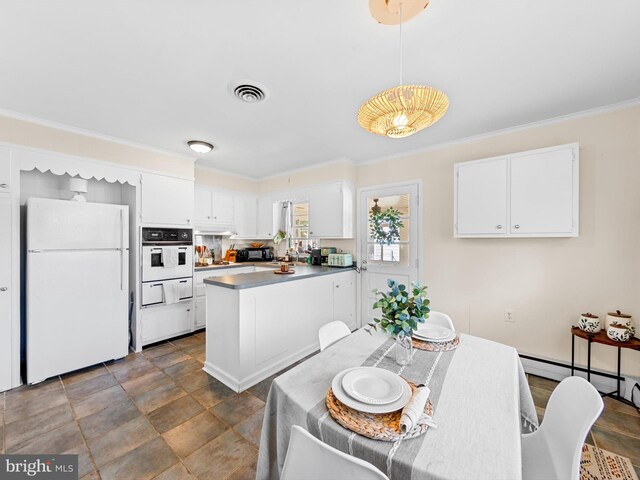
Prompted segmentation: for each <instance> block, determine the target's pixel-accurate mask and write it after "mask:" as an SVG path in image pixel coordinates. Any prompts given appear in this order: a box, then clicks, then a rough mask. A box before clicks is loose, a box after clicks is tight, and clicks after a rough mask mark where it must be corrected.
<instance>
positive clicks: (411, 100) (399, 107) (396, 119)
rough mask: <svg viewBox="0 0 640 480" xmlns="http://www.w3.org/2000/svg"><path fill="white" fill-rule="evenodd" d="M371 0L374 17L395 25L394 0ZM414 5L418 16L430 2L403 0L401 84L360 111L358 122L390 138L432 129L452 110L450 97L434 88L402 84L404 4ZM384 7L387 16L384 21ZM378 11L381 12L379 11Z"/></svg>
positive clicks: (400, 14)
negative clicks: (449, 109)
mask: <svg viewBox="0 0 640 480" xmlns="http://www.w3.org/2000/svg"><path fill="white" fill-rule="evenodd" d="M382 1H383V3H382V4H381V5H377V4H380V2H381V0H370V3H369V6H370V9H371V12H372V14H373V15H374V17H376V19H377V20H378V21H379V22H380V23H386V24H391V23H395V22H393V18H394V17H393V15H392V14H391V15H390V12H391V13H393V9H394V8H395V7H394V5H393V4H392V2H391V1H390V0H382ZM405 2H406V3H408V4H411V12H412V13H413V15H414V16H415V15H417V14H418V13H419V12H420V11H422V10H420V9H417V8H416V5H420V4H422V5H421V8H422V9H424V8H426V6H427V5H428V2H425V1H424V0H401V1H400V2H399V5H397V7H398V10H397V12H398V15H399V21H398V24H399V25H400V28H399V30H400V84H399V85H398V86H397V87H392V88H389V89H387V90H385V91H383V92H381V93H379V94H377V95H375V96H374V97H372V98H370V99H369V100H367V101H366V102H365V103H364V104H363V105H362V106H361V107H360V110H359V111H358V123H359V124H360V126H361V127H362V128H364V129H365V130H368V131H370V132H372V133H375V134H377V135H382V136H386V137H390V138H404V137H408V136H409V135H413V134H414V133H416V132H418V131H420V130H422V129H424V128H427V127H430V126H431V125H433V124H434V123H436V122H437V121H438V120H440V118H442V116H443V115H444V114H445V113H446V111H447V108H449V99H448V98H447V95H446V94H445V93H444V92H442V91H440V90H438V89H437V88H434V87H428V86H424V85H403V83H402V81H403V79H402V20H403V18H402V9H403V3H405ZM381 6H383V7H384V10H385V11H384V13H385V14H387V16H386V17H385V18H384V20H385V21H383V20H382V17H381V16H380V13H381V11H382V8H381ZM375 7H377V8H378V10H376V9H375Z"/></svg>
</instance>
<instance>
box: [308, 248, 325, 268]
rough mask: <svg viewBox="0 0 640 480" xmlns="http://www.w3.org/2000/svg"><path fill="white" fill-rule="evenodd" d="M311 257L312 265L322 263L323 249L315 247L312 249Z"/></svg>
mask: <svg viewBox="0 0 640 480" xmlns="http://www.w3.org/2000/svg"><path fill="white" fill-rule="evenodd" d="M309 259H310V260H311V265H318V266H320V265H322V249H320V248H314V249H313V250H311V254H310V255H309Z"/></svg>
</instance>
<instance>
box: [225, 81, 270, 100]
mask: <svg viewBox="0 0 640 480" xmlns="http://www.w3.org/2000/svg"><path fill="white" fill-rule="evenodd" d="M230 87H231V88H230V90H231V91H232V93H233V95H234V96H235V97H237V98H238V99H240V100H242V101H243V102H246V103H259V102H262V101H264V100H265V99H266V98H267V92H266V89H265V88H264V87H263V86H262V85H258V84H256V82H248V81H242V82H236V83H234V84H233V85H231V86H230Z"/></svg>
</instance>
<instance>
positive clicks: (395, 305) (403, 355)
mask: <svg viewBox="0 0 640 480" xmlns="http://www.w3.org/2000/svg"><path fill="white" fill-rule="evenodd" d="M387 286H388V287H389V289H390V290H389V291H388V292H381V291H380V290H378V289H375V290H373V293H374V294H375V295H376V297H379V298H378V299H377V300H376V301H375V303H374V304H373V308H374V309H378V308H379V309H380V310H381V315H380V318H374V319H373V322H371V323H369V329H368V331H369V332H371V329H373V330H376V331H377V330H378V328H380V329H382V330H384V331H385V332H387V333H389V334H390V335H391V336H392V337H394V338H395V339H396V342H397V344H396V361H397V362H398V363H399V364H400V365H408V364H410V363H411V359H412V356H413V344H412V343H411V336H412V335H413V332H414V331H415V330H417V329H418V324H420V323H424V322H425V320H426V319H427V318H428V317H429V312H430V309H429V303H430V302H429V299H428V298H427V287H426V285H422V284H420V283H418V282H413V283H412V284H411V291H409V290H408V289H407V287H406V285H403V284H399V283H397V282H396V281H395V280H391V279H388V280H387Z"/></svg>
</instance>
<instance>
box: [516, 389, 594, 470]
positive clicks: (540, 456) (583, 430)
mask: <svg viewBox="0 0 640 480" xmlns="http://www.w3.org/2000/svg"><path fill="white" fill-rule="evenodd" d="M603 407H604V403H603V402H602V398H601V397H600V394H599V393H598V391H597V390H596V389H595V388H594V387H593V385H591V384H590V383H589V382H587V381H586V380H585V379H584V378H581V377H568V378H565V379H564V380H563V381H562V382H560V384H559V385H558V386H557V387H556V388H555V389H554V390H553V392H552V393H551V397H550V398H549V403H548V404H547V408H546V409H545V411H544V419H543V421H542V425H540V428H538V430H536V431H535V432H533V433H529V434H523V435H522V478H523V479H525V480H534V479H544V480H560V479H562V480H579V478H580V454H581V452H582V445H583V443H584V440H585V438H587V434H588V433H589V430H590V429H591V426H592V425H593V424H594V422H595V421H596V419H597V418H598V417H599V416H600V414H601V413H602V409H603Z"/></svg>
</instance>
